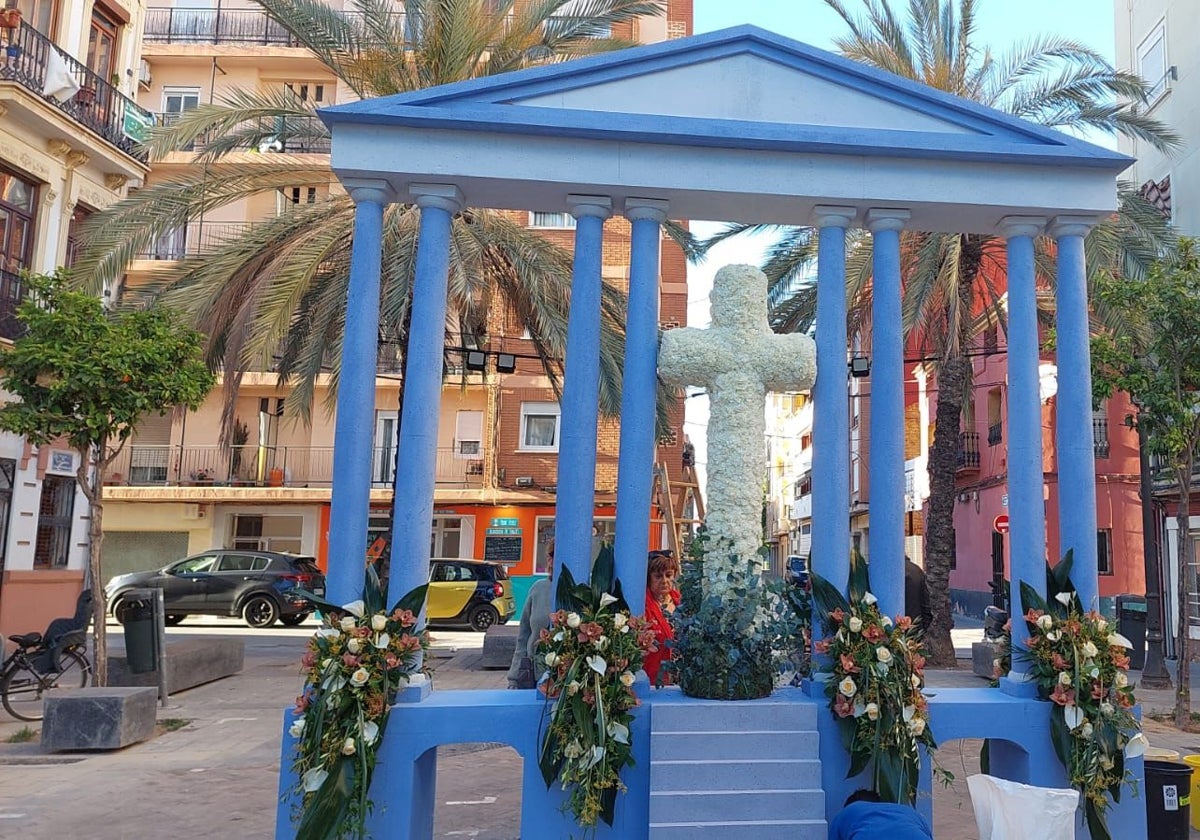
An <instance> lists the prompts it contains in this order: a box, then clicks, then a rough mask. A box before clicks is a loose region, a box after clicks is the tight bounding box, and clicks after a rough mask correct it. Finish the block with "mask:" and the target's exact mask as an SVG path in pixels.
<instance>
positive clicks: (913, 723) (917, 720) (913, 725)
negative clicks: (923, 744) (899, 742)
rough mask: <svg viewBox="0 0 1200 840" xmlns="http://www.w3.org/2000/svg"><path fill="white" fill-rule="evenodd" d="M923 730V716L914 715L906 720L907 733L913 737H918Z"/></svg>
mask: <svg viewBox="0 0 1200 840" xmlns="http://www.w3.org/2000/svg"><path fill="white" fill-rule="evenodd" d="M924 731H925V718H922V717H914V718H913V719H912V720H910V721H909V722H908V734H910V735H912V736H913V737H914V738H920V737H921V733H922V732H924Z"/></svg>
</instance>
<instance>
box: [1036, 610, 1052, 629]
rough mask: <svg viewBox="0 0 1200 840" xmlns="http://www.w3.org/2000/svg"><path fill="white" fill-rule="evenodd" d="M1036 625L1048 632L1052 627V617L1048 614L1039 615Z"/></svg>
mask: <svg viewBox="0 0 1200 840" xmlns="http://www.w3.org/2000/svg"><path fill="white" fill-rule="evenodd" d="M1036 624H1037V626H1038V627H1039V628H1041V629H1042V630H1049V629H1050V628H1051V627H1053V626H1054V617H1053V616H1051V615H1048V614H1047V615H1039V616H1038V619H1037V622H1036Z"/></svg>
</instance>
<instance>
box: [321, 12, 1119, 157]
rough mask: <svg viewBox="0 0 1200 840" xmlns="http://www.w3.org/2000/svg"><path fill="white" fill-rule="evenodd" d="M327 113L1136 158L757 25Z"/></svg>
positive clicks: (833, 148) (343, 117) (779, 141)
mask: <svg viewBox="0 0 1200 840" xmlns="http://www.w3.org/2000/svg"><path fill="white" fill-rule="evenodd" d="M321 113H322V115H323V116H324V118H325V119H326V120H327V121H328V122H329V123H330V124H332V125H334V126H335V127H336V125H338V124H339V123H359V124H364V123H366V124H371V123H374V124H397V125H420V126H424V127H429V128H448V129H452V128H456V127H462V128H470V129H473V130H477V129H479V128H480V127H484V126H486V127H488V128H490V129H492V130H495V131H503V132H506V133H528V134H542V135H546V134H551V135H559V136H577V137H596V138H604V137H609V138H612V139H621V140H632V141H635V142H636V141H640V142H647V143H655V142H667V143H679V142H685V143H687V144H689V145H701V146H702V145H712V146H725V147H729V146H734V145H737V146H740V147H743V148H757V149H763V150H772V149H778V150H780V151H795V150H797V149H803V150H808V151H813V152H831V153H843V154H879V153H881V152H889V151H890V152H892V153H895V154H899V155H902V156H920V157H944V158H947V159H955V158H959V159H976V160H978V159H980V158H992V157H997V158H1008V159H1014V158H1015V159H1028V160H1030V161H1031V162H1041V163H1045V162H1048V161H1050V160H1053V161H1055V162H1060V161H1065V160H1070V161H1073V162H1075V163H1077V164H1082V165H1090V166H1101V167H1108V168H1114V169H1121V168H1123V167H1124V166H1125V165H1127V164H1128V158H1125V157H1124V156H1122V155H1120V154H1118V153H1116V152H1114V151H1112V150H1109V149H1105V148H1102V147H1099V146H1095V145H1092V144H1090V143H1086V142H1084V141H1081V140H1078V139H1076V138H1073V137H1070V136H1068V135H1064V134H1061V133H1059V132H1056V131H1053V130H1051V129H1047V128H1044V127H1041V126H1037V125H1034V124H1031V123H1028V122H1025V121H1023V120H1020V119H1017V118H1015V117H1012V116H1009V115H1007V114H1004V113H1002V112H999V111H995V110H992V109H989V108H986V107H983V106H981V105H978V104H976V103H974V102H970V101H967V100H963V99H959V98H956V97H953V96H950V95H949V94H945V93H942V92H941V91H937V90H933V89H931V88H928V87H925V86H924V85H920V84H918V83H915V82H911V81H909V80H906V79H901V78H899V77H896V76H893V75H891V74H888V73H884V72H881V71H878V70H874V69H872V68H869V67H865V66H863V65H861V64H858V63H856V62H853V61H849V60H847V59H845V58H842V57H840V56H837V55H834V54H832V53H829V52H826V51H824V50H819V49H816V48H815V47H811V46H808V45H806V44H802V43H800V42H798V41H794V40H791V39H788V38H784V37H782V36H779V35H775V34H773V33H770V32H766V31H765V30H762V29H759V28H757V27H753V26H742V27H736V28H734V29H727V30H723V31H721V32H714V33H711V34H708V35H701V36H696V37H692V38H686V39H682V40H679V41H670V42H666V43H662V44H654V45H650V46H646V47H638V48H635V49H630V50H624V51H620V52H616V53H608V54H605V55H600V56H594V57H591V58H585V59H579V60H575V61H570V62H564V63H561V64H554V65H547V66H543V67H535V68H530V69H527V70H522V71H518V72H515V73H507V74H503V75H500V76H495V77H491V78H484V79H476V80H472V81H467V82H461V83H457V84H453V85H444V86H441V87H435V88H430V89H427V90H422V91H416V92H413V93H407V94H399V95H396V96H389V97H382V98H379V99H373V100H367V101H364V102H357V103H352V104H347V105H340V106H336V107H333V108H328V109H324V110H322V112H321ZM615 115H620V119H615V118H614V116H615Z"/></svg>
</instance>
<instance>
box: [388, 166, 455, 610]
mask: <svg viewBox="0 0 1200 840" xmlns="http://www.w3.org/2000/svg"><path fill="white" fill-rule="evenodd" d="M411 192H412V195H413V196H414V198H415V200H416V204H417V206H418V207H420V208H421V227H420V231H419V233H418V239H417V264H416V271H415V274H414V277H413V294H412V319H411V321H412V325H411V326H410V328H409V335H408V357H407V358H406V359H405V360H404V413H403V415H402V416H401V418H400V442H399V447H400V448H399V452H398V453H397V456H396V464H397V468H396V497H395V499H394V500H393V502H392V505H393V506H392V561H391V562H392V565H391V580H390V582H389V584H388V598H389V600H391V601H392V602H393V603H394V602H395V601H397V600H398V599H400V598H402V597H404V595H405V593H407V592H409V591H411V590H412V589H414V588H416V587H417V586H420V585H421V584H423V583H425V582H426V581H428V580H429V535H430V532H431V529H432V527H433V487H434V481H435V478H436V472H437V445H438V415H439V413H440V411H441V403H442V354H443V348H444V346H445V343H446V280H447V276H448V272H449V267H450V222H451V220H452V219H453V217H454V214H455V213H457V212H458V211H459V210H460V209H461V208H462V194H461V193H460V192H459V191H458V188H457V187H454V186H447V185H442V184H414V185H413V186H412V188H411Z"/></svg>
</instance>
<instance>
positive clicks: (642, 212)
mask: <svg viewBox="0 0 1200 840" xmlns="http://www.w3.org/2000/svg"><path fill="white" fill-rule="evenodd" d="M669 206H670V203H669V202H667V201H664V200H663V199H661V198H627V199H625V218H627V219H629V221H631V222H637V221H641V220H643V219H648V220H650V221H652V222H659V223H662V222H665V221H666V220H667V208H668V207H669Z"/></svg>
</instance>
